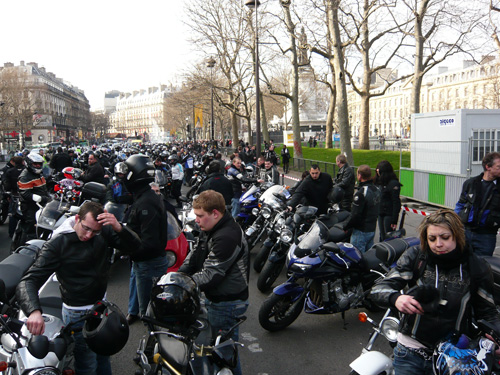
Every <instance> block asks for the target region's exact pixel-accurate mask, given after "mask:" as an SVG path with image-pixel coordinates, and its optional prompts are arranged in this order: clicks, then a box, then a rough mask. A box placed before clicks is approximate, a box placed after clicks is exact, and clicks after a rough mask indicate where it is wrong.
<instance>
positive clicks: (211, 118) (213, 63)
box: [207, 57, 215, 142]
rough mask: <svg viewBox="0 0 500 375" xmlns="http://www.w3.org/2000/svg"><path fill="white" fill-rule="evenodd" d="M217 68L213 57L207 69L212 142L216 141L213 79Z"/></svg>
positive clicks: (208, 62)
mask: <svg viewBox="0 0 500 375" xmlns="http://www.w3.org/2000/svg"><path fill="white" fill-rule="evenodd" d="M214 66H215V60H214V58H213V57H210V58H209V59H208V61H207V67H208V68H210V91H211V100H210V133H211V134H210V137H211V139H212V142H213V141H214V140H215V126H214V125H215V124H214V77H213V70H214V69H213V68H214Z"/></svg>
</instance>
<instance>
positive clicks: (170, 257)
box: [166, 251, 177, 268]
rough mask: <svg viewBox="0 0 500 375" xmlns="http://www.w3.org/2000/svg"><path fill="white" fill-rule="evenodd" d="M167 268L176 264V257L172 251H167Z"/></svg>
mask: <svg viewBox="0 0 500 375" xmlns="http://www.w3.org/2000/svg"><path fill="white" fill-rule="evenodd" d="M166 255H167V268H170V267H172V266H173V265H174V264H175V262H177V255H175V253H174V252H173V251H167V252H166Z"/></svg>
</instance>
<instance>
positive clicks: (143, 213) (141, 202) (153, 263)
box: [124, 155, 168, 315]
mask: <svg viewBox="0 0 500 375" xmlns="http://www.w3.org/2000/svg"><path fill="white" fill-rule="evenodd" d="M125 165H126V166H127V170H126V175H125V179H124V183H125V186H126V187H127V189H128V191H130V192H131V193H132V194H133V203H132V206H131V207H130V213H129V217H128V220H127V227H130V228H131V229H132V230H133V231H134V232H135V233H137V234H138V235H139V237H140V238H141V243H140V246H138V247H137V248H136V251H135V252H134V253H133V254H131V256H130V259H131V260H132V268H133V272H134V273H135V277H136V284H137V296H138V299H139V313H140V314H141V315H144V314H145V313H146V309H147V307H148V303H149V300H150V296H151V288H152V287H153V278H154V277H160V276H162V275H163V274H164V273H166V272H167V269H168V262H167V257H166V252H165V247H166V245H167V216H166V210H165V206H164V204H163V199H162V198H161V197H160V196H159V195H157V194H155V192H154V191H153V190H151V186H150V185H149V184H150V183H151V182H153V181H154V174H155V170H154V165H153V162H152V161H151V159H150V158H148V157H147V156H146V155H132V156H130V157H129V158H128V159H127V160H126V161H125Z"/></svg>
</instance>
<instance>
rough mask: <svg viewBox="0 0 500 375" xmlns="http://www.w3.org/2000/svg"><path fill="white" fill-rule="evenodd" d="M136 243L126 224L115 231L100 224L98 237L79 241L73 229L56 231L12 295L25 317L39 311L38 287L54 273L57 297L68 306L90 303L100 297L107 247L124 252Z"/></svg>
mask: <svg viewBox="0 0 500 375" xmlns="http://www.w3.org/2000/svg"><path fill="white" fill-rule="evenodd" d="M139 245H140V239H139V237H138V236H137V234H135V233H134V232H132V231H131V230H130V229H128V228H127V227H123V228H122V231H121V232H120V233H116V232H115V231H113V229H112V228H111V227H110V226H104V227H103V228H102V233H101V234H100V235H99V236H94V237H93V238H92V239H91V240H89V241H86V242H82V241H80V240H79V239H78V236H77V234H76V233H75V232H71V233H64V234H59V235H57V236H55V237H53V238H52V239H51V240H49V241H47V242H46V243H45V244H44V245H43V248H42V250H41V252H40V255H39V256H38V258H37V260H36V262H35V264H34V265H33V266H32V267H31V268H30V269H29V270H28V272H27V273H26V274H25V275H24V276H23V278H22V279H21V282H20V283H19V285H18V286H17V290H16V297H17V300H18V301H19V303H20V305H21V308H22V310H23V312H24V313H25V314H26V315H27V316H29V315H30V314H31V313H32V312H33V311H35V310H40V311H42V307H41V306H40V301H39V299H38V290H39V289H40V287H41V286H42V285H43V284H44V283H45V281H46V280H47V279H48V278H49V277H50V275H51V274H52V273H54V272H55V273H56V275H57V279H58V281H59V283H60V284H61V285H60V290H61V296H62V300H63V302H64V303H66V304H67V305H69V306H85V305H91V304H93V303H95V302H96V301H98V300H100V299H102V298H103V297H104V293H105V292H106V288H107V283H108V276H109V269H110V267H111V263H110V261H109V259H110V256H111V251H112V250H111V249H112V248H114V247H116V248H118V249H120V250H122V251H124V252H126V253H130V252H132V251H133V250H134V249H135V248H137V247H138V246H139Z"/></svg>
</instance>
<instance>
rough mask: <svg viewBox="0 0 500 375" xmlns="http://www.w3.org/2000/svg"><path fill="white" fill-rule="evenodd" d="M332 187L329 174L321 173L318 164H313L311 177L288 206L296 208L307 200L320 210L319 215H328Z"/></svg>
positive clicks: (305, 180)
mask: <svg viewBox="0 0 500 375" xmlns="http://www.w3.org/2000/svg"><path fill="white" fill-rule="evenodd" d="M332 186H333V181H332V177H331V176H330V175H329V174H328V173H325V172H321V171H320V169H319V166H318V165H317V164H312V165H311V169H310V170H309V176H307V177H306V178H305V179H304V181H302V183H301V184H300V186H299V187H298V188H297V190H296V191H295V193H294V194H293V195H292V199H291V200H290V202H289V203H288V204H289V206H290V207H291V208H294V207H295V206H297V205H298V204H299V203H300V202H302V199H303V198H305V199H307V202H308V203H309V205H311V206H314V207H317V208H318V211H317V213H318V215H320V214H326V213H327V211H328V193H329V191H330V190H331V188H332Z"/></svg>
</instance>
